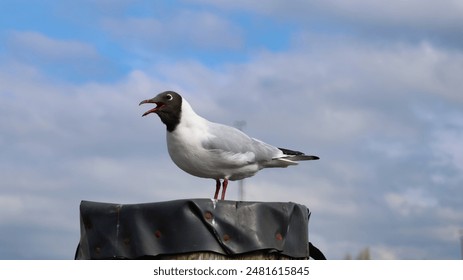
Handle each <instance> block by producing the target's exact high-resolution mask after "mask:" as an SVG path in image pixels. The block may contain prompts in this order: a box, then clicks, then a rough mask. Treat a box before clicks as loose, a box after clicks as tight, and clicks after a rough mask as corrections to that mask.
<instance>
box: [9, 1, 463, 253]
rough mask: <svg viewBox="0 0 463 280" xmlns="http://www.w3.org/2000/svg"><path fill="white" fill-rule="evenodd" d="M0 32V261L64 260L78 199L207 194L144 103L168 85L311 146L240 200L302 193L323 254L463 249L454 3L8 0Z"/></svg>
mask: <svg viewBox="0 0 463 280" xmlns="http://www.w3.org/2000/svg"><path fill="white" fill-rule="evenodd" d="M153 2H154V3H153ZM0 42H1V44H0V148H1V155H0V259H72V258H73V257H74V252H75V248H76V245H77V243H78V240H79V237H80V232H79V204H80V201H81V200H91V201H101V202H113V203H142V202H158V201H167V200H175V199H187V198H210V197H212V195H213V192H214V181H213V180H207V179H199V178H195V177H192V176H190V175H188V174H186V173H184V172H183V171H181V170H180V169H178V168H177V167H176V166H175V165H174V164H173V163H172V162H171V160H170V158H169V156H168V154H167V150H166V144H165V128H164V126H163V125H162V123H161V122H160V121H159V119H158V118H157V116H155V115H149V116H147V117H144V118H142V117H141V114H142V113H143V112H144V111H146V110H147V109H148V108H149V106H148V107H144V106H141V107H139V106H138V103H139V102H140V101H141V100H143V99H146V98H151V97H153V96H154V95H156V94H157V93H159V92H161V91H165V90H176V91H178V92H179V93H181V94H182V95H183V96H184V97H185V98H186V99H188V100H189V103H190V104H191V105H192V106H193V108H194V109H195V110H196V112H197V113H199V114H200V115H202V116H204V117H206V118H208V119H210V120H213V121H216V122H221V123H225V124H229V125H233V124H234V123H236V122H237V121H245V122H246V126H245V127H244V130H245V132H246V133H248V134H250V135H251V136H253V137H256V138H259V139H261V140H264V141H266V142H268V143H271V144H274V145H277V146H282V147H287V148H291V149H297V150H302V151H304V152H306V153H310V154H315V155H318V156H319V157H320V158H321V159H320V160H319V161H316V162H304V163H302V164H300V165H299V166H296V167H291V168H288V169H271V170H263V171H261V172H260V173H258V174H257V175H256V176H254V177H253V178H249V179H246V180H245V182H244V184H245V200H248V201H283V202H286V201H293V202H296V203H300V204H303V205H305V206H307V207H308V208H309V209H310V210H311V212H312V216H311V219H310V225H309V234H310V237H309V239H310V240H311V241H312V242H313V243H314V244H315V245H316V246H318V247H319V248H320V249H321V250H322V251H323V252H324V253H325V254H326V256H327V257H328V258H329V259H342V258H344V257H345V256H346V254H351V255H353V256H354V257H355V255H356V254H357V253H358V252H360V251H361V250H362V249H364V248H366V247H368V248H369V249H370V253H371V256H372V258H375V259H460V258H461V253H460V232H461V230H462V229H463V92H462V89H463V79H462V77H463V2H462V1H458V0H442V1H431V0H425V1H423V0H410V1H399V0H393V1H367V0H351V1H338V0H324V1H310V0H307V1H302V0H298V1H283V0H270V1H240V0H237V1H219V0H183V1H181V0H179V1H135V0H118V1H109V0H95V1H90V0H82V1H51V0H46V1H40V2H39V1H22V0H21V1H17V0H14V1H13V0H4V1H2V2H1V4H0ZM238 198H239V196H238V183H237V182H232V183H231V184H230V187H229V191H228V194H227V199H232V200H237V199H238Z"/></svg>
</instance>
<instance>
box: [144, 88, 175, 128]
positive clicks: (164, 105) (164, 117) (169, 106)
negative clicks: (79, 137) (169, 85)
mask: <svg viewBox="0 0 463 280" xmlns="http://www.w3.org/2000/svg"><path fill="white" fill-rule="evenodd" d="M145 103H153V104H156V107H154V108H153V109H151V110H148V111H146V112H145V113H143V115H142V116H143V117H144V116H146V115H149V114H151V113H156V114H157V115H158V116H159V117H160V118H161V121H162V122H163V123H164V124H165V125H166V126H167V130H169V131H172V130H173V129H174V128H175V126H177V124H178V123H179V122H180V115H181V111H182V97H181V96H180V94H178V93H176V92H174V91H165V92H162V93H160V94H158V95H156V96H155V97H153V98H151V99H146V100H143V101H142V102H140V104H139V105H142V104H145Z"/></svg>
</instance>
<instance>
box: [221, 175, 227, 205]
mask: <svg viewBox="0 0 463 280" xmlns="http://www.w3.org/2000/svg"><path fill="white" fill-rule="evenodd" d="M227 186H228V179H223V183H222V200H224V199H225V192H227Z"/></svg>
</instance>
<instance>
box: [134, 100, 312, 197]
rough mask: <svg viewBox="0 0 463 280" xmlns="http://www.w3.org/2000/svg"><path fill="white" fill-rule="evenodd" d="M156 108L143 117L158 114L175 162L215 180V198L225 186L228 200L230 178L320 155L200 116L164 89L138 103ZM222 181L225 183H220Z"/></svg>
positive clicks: (249, 175) (238, 178)
mask: <svg viewBox="0 0 463 280" xmlns="http://www.w3.org/2000/svg"><path fill="white" fill-rule="evenodd" d="M146 103H152V104H156V107H155V108H153V109H151V110H148V111H146V112H145V113H144V114H143V115H142V116H143V117H144V116H146V115H149V114H151V113H156V114H157V115H158V116H159V118H160V119H161V121H162V122H163V123H164V124H165V125H166V129H167V132H166V134H167V136H166V138H167V139H166V140H167V149H168V151H169V155H170V157H171V159H172V161H173V162H174V163H175V164H176V165H177V166H178V167H179V168H180V169H182V170H183V171H185V172H187V173H189V174H191V175H193V176H197V177H201V178H210V179H214V180H215V181H216V186H215V188H216V189H215V194H214V199H216V200H217V198H218V195H219V191H220V188H221V187H222V194H221V200H224V199H225V193H226V191H227V186H228V180H231V181H235V180H242V179H244V178H247V177H251V176H253V175H254V174H256V173H257V172H258V171H259V170H261V169H263V168H269V167H288V166H290V165H297V164H298V163H297V161H301V160H317V159H319V157H317V156H312V155H306V154H304V153H302V152H299V151H293V150H289V149H283V148H277V147H275V146H272V145H270V144H267V143H265V142H262V141H260V140H257V139H255V138H251V137H249V136H248V135H246V134H245V133H243V132H242V131H240V130H238V129H236V128H234V127H231V126H227V125H223V124H219V123H215V122H210V121H208V120H206V119H205V118H203V117H201V116H199V115H198V114H196V113H195V111H193V108H192V107H191V106H190V104H189V103H188V102H187V100H186V99H185V98H183V97H182V96H181V95H180V94H178V93H176V92H174V91H165V92H162V93H160V94H158V95H157V96H155V97H154V98H151V99H146V100H143V101H142V102H140V104H139V105H142V104H146ZM221 180H222V183H221Z"/></svg>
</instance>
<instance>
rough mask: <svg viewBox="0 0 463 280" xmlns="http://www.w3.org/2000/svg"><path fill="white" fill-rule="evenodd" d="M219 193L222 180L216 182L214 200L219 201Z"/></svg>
mask: <svg viewBox="0 0 463 280" xmlns="http://www.w3.org/2000/svg"><path fill="white" fill-rule="evenodd" d="M219 191H220V180H219V179H216V180H215V194H214V199H217V197H219Z"/></svg>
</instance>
